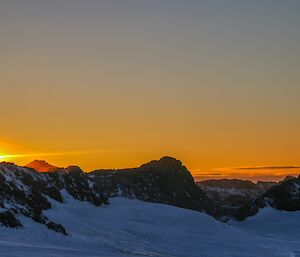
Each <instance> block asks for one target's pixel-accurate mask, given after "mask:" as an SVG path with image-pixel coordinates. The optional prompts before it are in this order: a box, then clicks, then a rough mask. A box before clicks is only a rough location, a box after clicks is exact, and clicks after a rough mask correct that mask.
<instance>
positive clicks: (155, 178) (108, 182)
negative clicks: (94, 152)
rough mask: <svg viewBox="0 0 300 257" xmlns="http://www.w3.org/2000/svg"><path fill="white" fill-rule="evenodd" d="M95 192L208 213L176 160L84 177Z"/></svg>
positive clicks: (204, 200)
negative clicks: (89, 181)
mask: <svg viewBox="0 0 300 257" xmlns="http://www.w3.org/2000/svg"><path fill="white" fill-rule="evenodd" d="M88 176H89V179H90V180H91V181H93V183H94V188H95V190H96V191H97V192H102V193H103V194H104V196H106V197H113V196H123V197H129V198H135V199H139V200H143V201H149V202H156V203H164V204H169V205H174V206H178V207H181V208H187V209H192V210H197V211H204V212H207V213H211V212H212V204H211V202H210V200H209V199H208V197H207V196H206V194H205V193H204V192H203V191H202V190H201V189H200V188H199V187H197V185H196V184H195V182H194V179H193V177H192V175H191V174H190V172H189V171H188V170H187V169H186V167H185V166H183V165H182V163H181V162H180V161H179V160H176V159H174V158H171V157H163V158H161V159H160V160H158V161H151V162H149V163H147V164H144V165H142V166H141V167H139V168H134V169H121V170H96V171H93V172H91V173H89V174H88Z"/></svg>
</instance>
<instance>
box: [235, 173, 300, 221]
mask: <svg viewBox="0 0 300 257" xmlns="http://www.w3.org/2000/svg"><path fill="white" fill-rule="evenodd" d="M267 206H270V207H272V208H274V209H277V210H284V211H296V210H300V176H299V177H298V178H289V179H287V180H283V182H281V183H280V184H278V185H276V186H273V187H271V188H270V189H269V190H268V191H267V192H265V193H264V194H263V195H262V196H260V197H258V198H257V199H255V200H254V201H251V202H249V203H248V204H246V205H245V206H243V207H241V208H240V209H239V210H238V211H237V213H236V215H235V218H236V219H237V220H244V219H246V218H247V217H249V216H253V215H255V214H256V213H257V212H258V211H259V209H261V208H264V207H267Z"/></svg>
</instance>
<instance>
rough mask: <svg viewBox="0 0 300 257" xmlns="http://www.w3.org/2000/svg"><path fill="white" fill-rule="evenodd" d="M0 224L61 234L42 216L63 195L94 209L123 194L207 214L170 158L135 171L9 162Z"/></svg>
mask: <svg viewBox="0 0 300 257" xmlns="http://www.w3.org/2000/svg"><path fill="white" fill-rule="evenodd" d="M0 188H1V191H0V225H1V224H2V225H5V226H10V227H18V226H22V224H21V222H20V221H19V220H18V215H25V216H27V217H30V218H32V219H33V220H34V221H36V222H39V223H42V224H45V225H46V226H47V227H48V228H49V229H52V230H54V231H56V232H60V233H63V234H66V233H67V231H66V230H65V229H64V227H63V226H62V225H61V224H56V223H54V222H53V221H51V220H49V219H48V217H46V216H45V214H44V212H43V211H44V210H47V209H50V208H51V201H50V199H53V200H56V201H59V202H63V201H64V199H63V193H62V192H63V191H66V192H67V193H68V194H69V195H71V196H72V197H74V198H75V199H77V200H80V201H89V202H91V203H92V204H94V205H96V206H100V205H101V204H105V203H108V198H109V197H114V196H123V197H129V198H136V199H139V200H144V201H150V202H158V203H164V204H169V205H174V206H178V207H182V208H188V209H193V210H197V211H204V212H207V213H212V212H213V211H212V210H213V209H212V205H211V203H210V200H209V199H208V197H207V196H206V194H205V193H204V192H203V191H202V190H201V189H200V188H199V187H198V186H197V185H196V184H195V183H194V179H193V177H192V176H191V174H190V173H189V171H188V170H187V169H186V168H185V167H184V166H183V165H182V163H181V162H180V161H178V160H176V159H173V158H171V157H164V158H162V159H160V160H159V161H152V162H149V163H147V164H145V165H142V166H141V167H139V168H135V169H125V170H106V171H104V170H102V171H94V172H92V173H84V172H83V171H82V170H81V169H80V168H79V167H76V166H69V167H67V168H59V169H57V170H55V171H53V170H51V171H50V172H43V173H40V172H37V171H36V170H34V169H32V168H27V167H19V166H17V165H15V164H12V163H5V162H4V163H0Z"/></svg>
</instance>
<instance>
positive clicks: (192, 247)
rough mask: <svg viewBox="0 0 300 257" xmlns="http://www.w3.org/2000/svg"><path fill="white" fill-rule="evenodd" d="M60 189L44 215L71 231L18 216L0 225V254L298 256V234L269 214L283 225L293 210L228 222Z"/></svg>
mask: <svg viewBox="0 0 300 257" xmlns="http://www.w3.org/2000/svg"><path fill="white" fill-rule="evenodd" d="M61 193H62V196H63V199H64V201H63V203H60V202H57V201H55V200H50V201H51V204H52V206H53V208H52V209H49V210H47V211H44V214H45V215H46V216H47V217H49V218H50V219H51V220H53V221H55V222H57V223H61V224H63V226H64V227H65V228H66V229H67V230H68V232H69V235H68V236H64V235H62V234H59V233H55V232H53V231H51V230H48V229H47V228H46V227H45V226H42V225H40V224H39V223H35V222H33V221H32V220H31V219H28V218H25V217H20V219H21V221H22V223H23V224H24V227H23V228H19V229H12V228H5V227H0V249H1V251H0V256H2V257H21V256H22V257H24V256H26V257H27V256H30V257H43V256H47V257H102V256H103V257H122V256H124V257H125V256H157V257H161V256H169V257H170V256H174V257H175V256H176V257H220V256H222V257H233V256H235V257H243V256H247V257H251V256H253V257H276V256H282V257H289V256H299V254H300V252H299V248H300V247H299V245H300V237H299V236H296V235H297V233H289V230H288V229H286V230H280V229H278V230H277V229H273V228H272V226H271V225H270V224H271V221H270V217H276V221H278V220H281V221H280V224H282V223H284V221H283V220H284V219H289V218H290V216H289V215H290V214H292V213H288V214H286V213H279V212H278V213H277V212H276V211H273V212H272V213H270V214H269V215H270V216H268V215H267V216H266V217H265V216H264V215H261V216H258V219H248V220H247V222H246V223H243V222H242V223H235V224H234V225H233V226H230V225H228V224H224V223H221V222H219V221H216V220H215V219H213V218H212V217H210V216H208V215H206V214H203V213H200V212H196V211H191V210H186V209H181V208H177V207H173V206H168V205H162V204H157V203H146V202H142V201H138V200H130V199H125V198H113V199H111V204H110V205H102V206H100V207H96V206H94V205H92V204H91V203H89V202H81V201H78V200H75V199H74V198H73V197H71V196H70V195H69V194H68V193H67V192H66V191H62V192H61ZM274 215H275V216H274ZM276 215H277V216H276ZM286 215H288V216H286ZM299 218H300V213H299V212H295V213H294V218H293V219H292V220H291V222H290V223H287V224H288V227H289V228H293V230H294V231H295V232H297V231H298V232H299V231H300V225H299V222H298V220H299ZM267 220H269V222H268V224H269V225H270V226H267V227H266V229H265V230H264V229H262V228H261V226H260V227H259V226H257V225H261V224H264V222H266V221H267ZM243 224H245V225H243ZM284 224H285V223H284ZM275 226H277V225H276V224H275ZM277 227H278V226H277ZM255 228H257V229H255Z"/></svg>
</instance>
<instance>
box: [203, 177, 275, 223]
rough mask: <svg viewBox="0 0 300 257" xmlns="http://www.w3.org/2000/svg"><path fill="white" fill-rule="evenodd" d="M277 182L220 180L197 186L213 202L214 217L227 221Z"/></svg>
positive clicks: (204, 182)
mask: <svg viewBox="0 0 300 257" xmlns="http://www.w3.org/2000/svg"><path fill="white" fill-rule="evenodd" d="M276 184H277V183H275V182H257V183H256V184H255V183H253V182H251V181H245V180H238V179H220V180H205V181H201V182H197V185H198V186H199V187H200V188H201V189H202V190H203V191H204V192H205V193H206V194H207V196H208V197H209V198H210V200H211V202H213V204H214V206H215V208H214V210H215V212H214V213H213V216H214V217H215V218H217V219H219V220H223V221H227V220H229V219H230V218H232V217H234V216H235V213H236V212H237V211H238V210H239V209H240V208H241V207H242V206H244V205H246V204H248V203H249V202H251V201H253V200H255V199H256V198H257V197H259V196H260V195H262V194H264V193H265V192H266V191H267V190H268V189H270V188H271V187H272V186H274V185H276Z"/></svg>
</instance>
